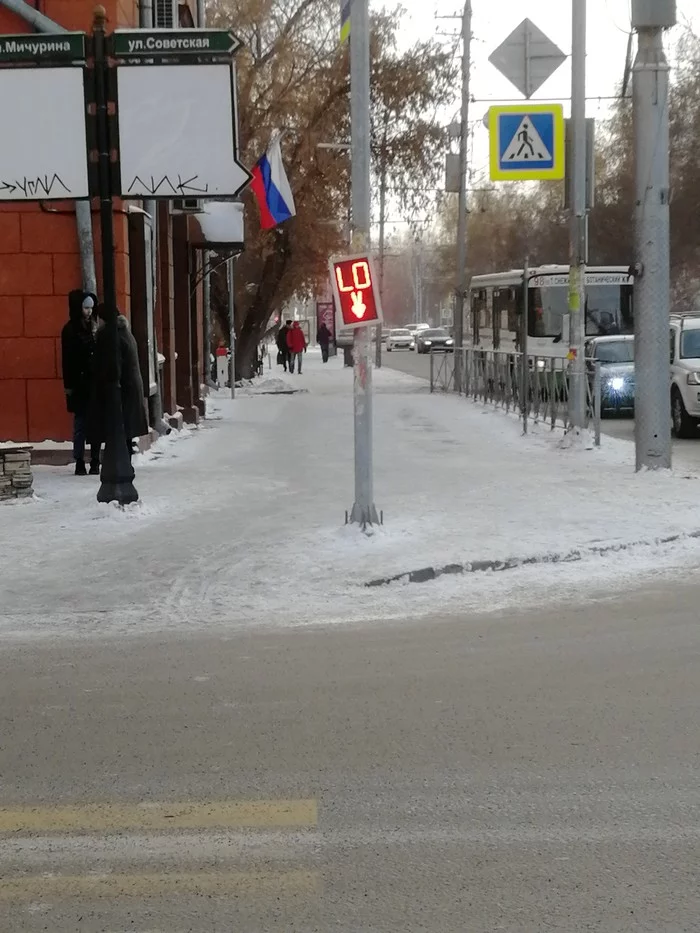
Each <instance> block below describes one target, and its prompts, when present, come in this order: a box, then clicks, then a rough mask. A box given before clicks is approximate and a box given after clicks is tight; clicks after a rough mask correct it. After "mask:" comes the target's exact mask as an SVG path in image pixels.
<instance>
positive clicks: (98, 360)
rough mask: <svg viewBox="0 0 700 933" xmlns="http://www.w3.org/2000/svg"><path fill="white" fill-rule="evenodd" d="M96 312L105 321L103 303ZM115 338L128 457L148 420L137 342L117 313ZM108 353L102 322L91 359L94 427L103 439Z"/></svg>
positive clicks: (106, 338) (146, 427) (109, 366)
mask: <svg viewBox="0 0 700 933" xmlns="http://www.w3.org/2000/svg"><path fill="white" fill-rule="evenodd" d="M97 313H98V315H99V316H100V318H102V320H103V321H104V305H99V306H98V308H97ZM117 339H118V346H119V360H120V368H121V377H120V387H121V402H122V417H123V419H124V434H125V437H126V445H127V449H128V453H129V457H131V456H132V454H133V439H134V438H135V437H143V435H144V434H148V419H147V417H146V400H145V395H144V391H143V379H142V378H141V367H140V365H139V351H138V345H137V343H136V339H135V338H134V335H133V334H132V333H131V328H130V327H129V322H128V320H127V319H126V318H125V317H124V315H123V314H119V315H118V316H117ZM111 352H112V351H111V342H110V340H109V337H108V335H107V333H106V331H105V328H104V324H103V325H102V326H101V327H100V329H99V330H98V332H97V343H96V347H95V360H94V361H95V387H96V393H95V394H96V403H97V404H96V407H95V409H94V422H95V430H96V431H97V432H98V435H99V436H100V437H101V438H102V439H104V433H105V407H104V406H105V400H106V392H105V389H106V386H107V382H106V380H107V379H108V378H109V375H108V374H109V373H110V372H112V371H113V369H112V361H111V360H109V359H108V358H107V356H108V354H110V353H111Z"/></svg>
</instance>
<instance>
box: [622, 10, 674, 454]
mask: <svg viewBox="0 0 700 933" xmlns="http://www.w3.org/2000/svg"><path fill="white" fill-rule="evenodd" d="M675 22H676V4H675V0H657V2H654V3H652V2H649V0H647V2H644V3H641V2H639V0H633V2H632V26H633V27H634V28H635V29H636V30H637V39H638V46H637V57H636V59H635V62H634V67H633V69H632V74H633V107H634V130H635V156H636V159H635V161H636V197H635V202H636V205H637V209H636V218H635V241H636V242H635V247H636V277H635V282H634V343H635V350H634V355H635V369H636V374H637V375H636V380H635V401H634V406H635V427H634V441H635V451H636V465H637V469H638V470H641V469H642V468H644V467H648V468H650V469H670V467H671V413H670V404H669V385H670V377H669V356H668V318H669V310H670V287H671V286H670V268H669V266H670V260H669V236H670V234H669V203H668V202H669V130H668V122H669V100H668V94H669V65H668V62H667V60H666V56H665V54H664V47H663V30H664V28H667V27H670V26H673V25H675Z"/></svg>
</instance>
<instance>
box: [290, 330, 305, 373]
mask: <svg viewBox="0 0 700 933" xmlns="http://www.w3.org/2000/svg"><path fill="white" fill-rule="evenodd" d="M287 347H288V349H289V372H290V373H293V372H294V364H295V363H297V364H298V367H297V372H298V373H299V375H301V361H302V359H303V356H304V353H305V352H306V337H305V336H304V331H303V330H302V329H301V327H300V326H299V321H295V322H294V323H293V324H292V328H291V330H289V331H287Z"/></svg>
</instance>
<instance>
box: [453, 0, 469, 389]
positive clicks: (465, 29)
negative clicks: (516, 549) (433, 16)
mask: <svg viewBox="0 0 700 933" xmlns="http://www.w3.org/2000/svg"><path fill="white" fill-rule="evenodd" d="M471 44H472V5H471V0H466V2H465V4H464V12H463V14H462V111H461V116H460V133H459V200H458V207H457V210H458V214H459V216H458V218H457V301H456V304H455V321H454V341H455V354H454V386H455V392H457V393H459V392H461V391H462V354H461V353H459V352H457V348H461V347H462V346H463V345H464V300H465V298H466V297H467V152H468V144H469V71H470V68H471Z"/></svg>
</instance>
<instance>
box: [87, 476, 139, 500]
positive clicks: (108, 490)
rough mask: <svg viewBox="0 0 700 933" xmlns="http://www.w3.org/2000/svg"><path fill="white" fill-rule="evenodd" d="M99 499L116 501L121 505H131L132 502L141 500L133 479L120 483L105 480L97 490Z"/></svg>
mask: <svg viewBox="0 0 700 933" xmlns="http://www.w3.org/2000/svg"><path fill="white" fill-rule="evenodd" d="M97 501H98V502H116V503H118V504H119V505H131V504H132V502H138V501H139V494H138V492H137V491H136V487H135V486H134V484H133V483H132V482H131V480H127V481H126V482H118V483H110V482H105V481H104V480H103V481H102V484H101V486H100V488H99V490H98V492H97Z"/></svg>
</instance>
